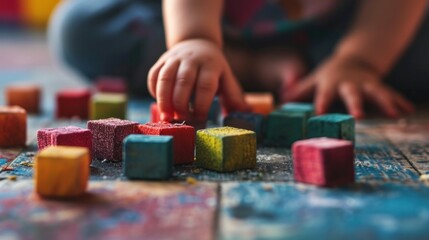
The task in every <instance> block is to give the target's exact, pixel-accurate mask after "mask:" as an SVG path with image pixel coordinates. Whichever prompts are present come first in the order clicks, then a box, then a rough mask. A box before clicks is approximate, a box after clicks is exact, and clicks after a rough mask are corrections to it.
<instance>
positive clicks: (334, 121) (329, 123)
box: [308, 114, 355, 142]
mask: <svg viewBox="0 0 429 240" xmlns="http://www.w3.org/2000/svg"><path fill="white" fill-rule="evenodd" d="M308 137H309V138H316V137H328V138H337V139H345V140H349V141H352V142H354V141H355V119H354V118H353V117H352V116H351V115H348V114H326V115H321V116H316V117H312V118H310V119H309V120H308Z"/></svg>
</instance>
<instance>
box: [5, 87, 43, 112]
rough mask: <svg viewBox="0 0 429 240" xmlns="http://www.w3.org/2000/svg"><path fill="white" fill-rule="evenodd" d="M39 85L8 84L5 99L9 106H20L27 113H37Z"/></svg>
mask: <svg viewBox="0 0 429 240" xmlns="http://www.w3.org/2000/svg"><path fill="white" fill-rule="evenodd" d="M40 92H41V91H40V87H38V86H34V85H31V86H30V85H28V86H18V85H17V86H9V87H7V88H6V100H7V105H9V106H20V107H22V108H24V109H25V110H26V111H27V112H28V113H38V112H39V111H40V108H39V106H40Z"/></svg>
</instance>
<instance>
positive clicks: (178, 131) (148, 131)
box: [138, 122, 195, 164]
mask: <svg viewBox="0 0 429 240" xmlns="http://www.w3.org/2000/svg"><path fill="white" fill-rule="evenodd" d="M138 128H139V131H140V133H142V134H145V135H168V136H173V146H174V164H189V163H193V162H194V150H195V128H194V127H192V126H188V125H185V124H173V123H166V122H159V123H146V124H140V125H139V126H138Z"/></svg>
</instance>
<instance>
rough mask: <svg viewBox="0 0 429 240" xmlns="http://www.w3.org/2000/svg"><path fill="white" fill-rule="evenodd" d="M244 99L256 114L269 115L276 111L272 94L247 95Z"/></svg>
mask: <svg viewBox="0 0 429 240" xmlns="http://www.w3.org/2000/svg"><path fill="white" fill-rule="evenodd" d="M244 98H245V100H246V102H247V104H249V105H250V107H251V108H252V112H254V113H259V114H262V115H268V114H269V113H270V112H272V111H273V110H274V98H273V96H272V94H271V93H247V94H246V95H244Z"/></svg>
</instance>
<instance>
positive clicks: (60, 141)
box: [37, 126, 92, 160]
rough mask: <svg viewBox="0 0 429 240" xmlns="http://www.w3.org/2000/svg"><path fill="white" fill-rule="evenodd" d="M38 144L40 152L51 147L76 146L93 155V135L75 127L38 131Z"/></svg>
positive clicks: (86, 130)
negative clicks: (85, 149)
mask: <svg viewBox="0 0 429 240" xmlns="http://www.w3.org/2000/svg"><path fill="white" fill-rule="evenodd" d="M37 143H38V147H39V150H43V149H45V148H47V147H49V146H74V147H85V148H87V149H88V151H89V152H90V153H91V151H92V134H91V131H90V130H88V129H84V128H80V127H73V126H69V127H60V128H45V129H40V130H39V131H37ZM90 155H91V156H92V154H90ZM91 160H92V158H91Z"/></svg>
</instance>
